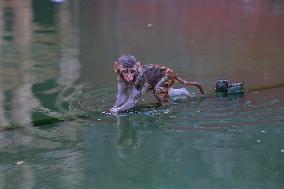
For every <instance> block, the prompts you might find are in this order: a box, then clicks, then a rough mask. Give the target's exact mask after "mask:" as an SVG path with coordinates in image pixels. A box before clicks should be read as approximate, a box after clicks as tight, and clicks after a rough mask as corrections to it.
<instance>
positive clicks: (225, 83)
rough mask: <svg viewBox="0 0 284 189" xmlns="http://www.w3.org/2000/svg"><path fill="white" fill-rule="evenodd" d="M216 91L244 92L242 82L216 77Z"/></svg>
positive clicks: (226, 92) (227, 92)
mask: <svg viewBox="0 0 284 189" xmlns="http://www.w3.org/2000/svg"><path fill="white" fill-rule="evenodd" d="M216 92H217V93H220V92H221V93H225V94H242V93H244V92H245V89H244V82H234V81H230V80H225V79H218V80H217V82H216Z"/></svg>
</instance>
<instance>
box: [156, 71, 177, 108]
mask: <svg viewBox="0 0 284 189" xmlns="http://www.w3.org/2000/svg"><path fill="white" fill-rule="evenodd" d="M173 84H174V79H172V78H170V77H169V76H167V75H166V76H164V77H162V79H161V80H160V81H159V82H158V83H157V84H156V86H155V87H154V90H153V92H154V95H155V97H156V98H157V100H158V101H159V102H160V103H167V102H170V96H169V89H170V88H171V86H173Z"/></svg>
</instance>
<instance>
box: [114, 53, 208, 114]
mask: <svg viewBox="0 0 284 189" xmlns="http://www.w3.org/2000/svg"><path fill="white" fill-rule="evenodd" d="M114 71H115V73H116V75H117V96H116V101H115V104H114V106H113V107H112V108H111V110H110V111H111V113H113V114H117V113H120V112H124V111H127V110H130V109H132V108H134V107H136V105H137V104H138V100H139V98H140V96H141V94H142V92H144V91H146V92H148V91H149V90H152V91H153V94H154V96H155V97H156V99H157V100H158V102H159V103H161V104H166V103H168V102H170V95H169V91H170V90H172V91H174V90H175V91H177V92H178V93H180V92H181V93H183V92H182V90H180V91H178V90H179V89H173V88H172V86H173V84H174V82H175V81H178V82H180V83H182V84H185V85H188V86H195V87H197V88H198V89H199V90H200V93H201V94H204V91H203V88H202V86H201V85H200V84H199V83H197V82H189V81H186V80H184V79H182V78H180V77H178V75H177V74H176V73H175V72H174V71H173V69H171V68H167V67H165V66H160V65H155V64H148V65H142V64H141V63H140V62H138V61H137V59H136V58H135V57H134V56H132V55H122V56H121V57H119V58H118V60H117V61H115V62H114ZM186 92H187V91H186ZM186 92H185V93H186ZM186 94H188V92H187V93H186Z"/></svg>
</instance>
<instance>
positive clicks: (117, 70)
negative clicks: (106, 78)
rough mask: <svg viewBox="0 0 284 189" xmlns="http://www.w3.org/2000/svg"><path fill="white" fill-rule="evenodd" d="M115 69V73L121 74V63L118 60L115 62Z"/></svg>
mask: <svg viewBox="0 0 284 189" xmlns="http://www.w3.org/2000/svg"><path fill="white" fill-rule="evenodd" d="M113 69H114V71H115V73H117V74H120V64H119V63H118V62H114V65H113Z"/></svg>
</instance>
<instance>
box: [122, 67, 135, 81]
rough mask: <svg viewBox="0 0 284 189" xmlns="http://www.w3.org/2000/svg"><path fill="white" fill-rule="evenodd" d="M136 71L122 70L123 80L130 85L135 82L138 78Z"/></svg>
mask: <svg viewBox="0 0 284 189" xmlns="http://www.w3.org/2000/svg"><path fill="white" fill-rule="evenodd" d="M136 73H137V72H136V70H135V69H131V68H130V69H123V70H121V74H122V76H123V79H124V80H125V81H127V82H129V83H132V82H134V81H135V76H136Z"/></svg>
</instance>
